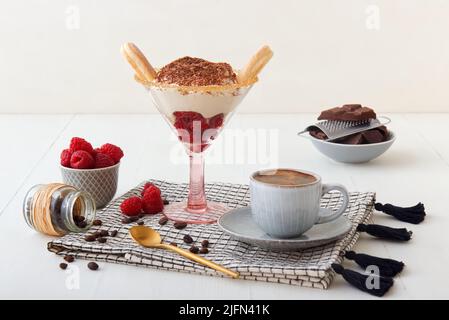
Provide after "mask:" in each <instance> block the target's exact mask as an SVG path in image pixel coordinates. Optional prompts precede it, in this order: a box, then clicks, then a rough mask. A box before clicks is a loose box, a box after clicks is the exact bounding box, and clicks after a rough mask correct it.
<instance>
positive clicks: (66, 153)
mask: <svg viewBox="0 0 449 320" xmlns="http://www.w3.org/2000/svg"><path fill="white" fill-rule="evenodd" d="M71 157H72V151H70V150H69V149H64V150H62V152H61V165H62V166H64V167H67V168H70V158H71Z"/></svg>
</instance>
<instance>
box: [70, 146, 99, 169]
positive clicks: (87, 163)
mask: <svg viewBox="0 0 449 320" xmlns="http://www.w3.org/2000/svg"><path fill="white" fill-rule="evenodd" d="M70 166H71V167H72V168H73V169H92V168H93V167H94V166H95V160H94V158H93V157H92V156H91V155H90V153H89V152H87V151H84V150H78V151H75V152H74V153H73V154H72V157H71V158H70Z"/></svg>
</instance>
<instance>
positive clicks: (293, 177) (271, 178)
mask: <svg viewBox="0 0 449 320" xmlns="http://www.w3.org/2000/svg"><path fill="white" fill-rule="evenodd" d="M254 179H255V180H257V181H260V182H263V183H268V184H273V185H278V186H279V185H280V186H301V185H306V184H311V183H314V182H315V181H317V179H316V178H315V177H314V176H312V175H310V174H307V173H303V172H299V171H295V170H288V169H279V170H271V171H263V172H259V173H257V174H256V175H255V176H254Z"/></svg>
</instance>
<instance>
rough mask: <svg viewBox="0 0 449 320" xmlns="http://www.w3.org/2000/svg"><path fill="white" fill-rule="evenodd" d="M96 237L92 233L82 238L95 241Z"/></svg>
mask: <svg viewBox="0 0 449 320" xmlns="http://www.w3.org/2000/svg"><path fill="white" fill-rule="evenodd" d="M96 238H97V237H96V236H95V235H93V234H86V235H85V236H84V240H86V241H87V242H92V241H95V239H96Z"/></svg>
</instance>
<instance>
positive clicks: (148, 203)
mask: <svg viewBox="0 0 449 320" xmlns="http://www.w3.org/2000/svg"><path fill="white" fill-rule="evenodd" d="M142 202H143V205H142V207H143V211H144V212H145V213H148V214H155V213H159V212H162V210H164V201H163V200H162V198H161V191H160V190H159V188H158V187H155V188H153V187H149V188H148V189H147V190H146V191H145V193H144V195H143V198H142Z"/></svg>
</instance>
